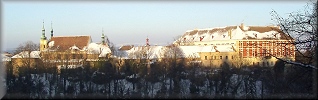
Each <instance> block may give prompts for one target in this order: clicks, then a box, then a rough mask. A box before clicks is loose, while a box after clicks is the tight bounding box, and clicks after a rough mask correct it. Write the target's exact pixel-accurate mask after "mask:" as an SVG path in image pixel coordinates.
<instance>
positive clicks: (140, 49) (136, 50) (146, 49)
mask: <svg viewBox="0 0 318 100" xmlns="http://www.w3.org/2000/svg"><path fill="white" fill-rule="evenodd" d="M164 51H165V50H164V46H137V47H133V48H131V49H130V50H126V51H119V53H118V54H117V56H118V57H121V58H124V59H137V58H148V59H156V58H162V57H163V53H164ZM143 54H147V55H146V56H144V55H143Z"/></svg>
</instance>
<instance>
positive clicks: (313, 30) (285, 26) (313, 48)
mask: <svg viewBox="0 0 318 100" xmlns="http://www.w3.org/2000/svg"><path fill="white" fill-rule="evenodd" d="M316 4H317V1H312V2H310V3H309V4H307V5H306V6H305V9H304V10H302V11H301V12H300V11H299V12H292V13H289V17H288V18H283V17H281V16H279V15H278V14H277V12H276V11H275V10H273V11H272V12H271V14H272V17H273V20H274V21H276V22H277V23H278V25H279V26H280V28H281V31H283V32H284V33H287V35H288V36H290V37H293V38H294V39H295V42H294V41H289V44H295V45H296V51H295V52H296V54H298V58H300V59H303V60H302V61H297V62H291V61H286V60H283V59H280V58H278V57H276V58H277V59H279V60H283V61H284V62H286V63H290V64H294V65H298V66H302V67H311V68H314V69H317V62H316V61H317V43H318V42H317V41H318V34H317V12H316V11H317V5H316ZM274 57H275V56H274Z"/></svg>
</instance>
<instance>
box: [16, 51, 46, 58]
mask: <svg viewBox="0 0 318 100" xmlns="http://www.w3.org/2000/svg"><path fill="white" fill-rule="evenodd" d="M40 53H41V52H40V51H31V52H30V54H29V52H28V51H22V52H20V53H18V54H16V55H14V56H12V57H11V58H41V57H40ZM29 55H30V56H29Z"/></svg>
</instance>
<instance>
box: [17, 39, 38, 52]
mask: <svg viewBox="0 0 318 100" xmlns="http://www.w3.org/2000/svg"><path fill="white" fill-rule="evenodd" d="M39 47H40V46H39V44H35V43H33V42H32V41H26V42H24V43H22V44H20V45H19V46H18V47H17V48H16V50H15V51H14V54H18V53H20V52H22V51H36V50H39Z"/></svg>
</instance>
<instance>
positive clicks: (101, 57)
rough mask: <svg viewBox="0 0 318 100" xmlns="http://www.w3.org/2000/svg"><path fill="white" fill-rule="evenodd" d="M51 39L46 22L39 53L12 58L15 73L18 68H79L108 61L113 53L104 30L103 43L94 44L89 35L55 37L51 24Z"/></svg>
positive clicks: (28, 53)
mask: <svg viewBox="0 0 318 100" xmlns="http://www.w3.org/2000/svg"><path fill="white" fill-rule="evenodd" d="M50 33H51V34H50V35H51V37H50V38H47V37H46V35H45V28H44V22H43V27H42V35H41V38H40V46H39V51H29V52H27V51H23V52H21V53H18V54H16V55H14V56H13V57H12V62H13V64H14V65H13V67H14V70H15V72H17V71H18V67H27V66H29V67H35V66H43V67H57V68H58V69H63V68H77V67H83V66H84V65H86V64H90V65H94V64H95V63H96V62H98V61H106V60H107V59H108V58H109V57H110V56H111V55H112V51H111V49H110V47H109V40H108V38H107V36H105V35H104V32H103V30H102V36H101V42H99V43H93V42H92V38H91V36H89V35H76V36H54V33H53V28H52V24H51V31H50Z"/></svg>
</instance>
